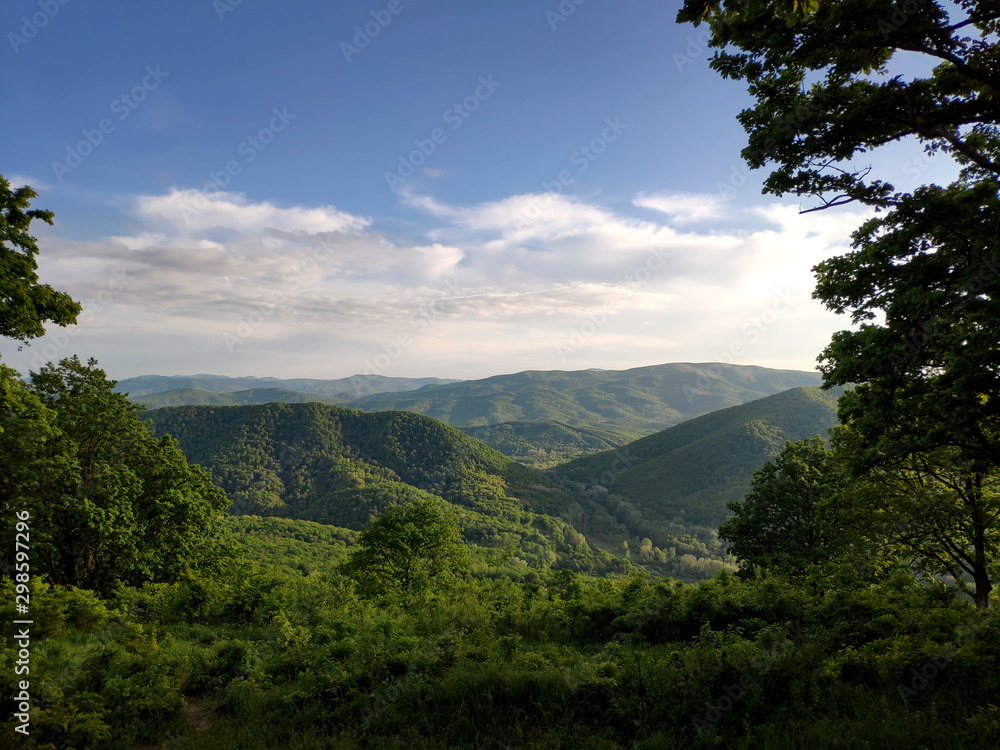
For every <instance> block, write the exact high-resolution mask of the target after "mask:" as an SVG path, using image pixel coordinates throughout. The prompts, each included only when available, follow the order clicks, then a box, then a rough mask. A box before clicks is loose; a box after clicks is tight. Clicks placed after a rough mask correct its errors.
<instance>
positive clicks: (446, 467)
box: [150, 403, 622, 570]
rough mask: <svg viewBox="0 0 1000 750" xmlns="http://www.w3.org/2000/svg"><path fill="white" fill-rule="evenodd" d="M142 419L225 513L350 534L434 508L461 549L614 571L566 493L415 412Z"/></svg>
mask: <svg viewBox="0 0 1000 750" xmlns="http://www.w3.org/2000/svg"><path fill="white" fill-rule="evenodd" d="M150 416H151V419H152V422H153V425H154V428H155V429H156V431H157V432H158V433H160V434H170V435H172V436H174V437H175V438H176V439H177V440H178V442H179V443H180V446H181V448H182V449H183V450H184V452H185V454H186V456H187V457H188V459H189V460H190V461H192V462H194V463H198V464H201V465H202V466H204V467H205V468H207V469H209V470H210V471H211V472H212V474H213V476H214V477H215V480H216V482H217V484H219V485H220V486H221V487H223V489H225V490H226V492H227V494H228V495H229V497H230V498H231V499H232V501H233V507H232V512H233V513H237V514H254V515H260V516H280V517H285V518H296V519H305V520H310V521H319V522H322V523H325V524H332V525H334V526H339V527H345V528H347V529H354V530H357V529H360V528H361V527H362V526H363V525H364V524H365V523H367V521H368V520H369V518H370V517H371V515H372V514H375V513H378V512H380V511H382V510H384V509H385V508H386V507H388V506H389V505H390V504H392V503H395V502H399V501H407V500H414V499H417V498H435V499H436V501H437V502H441V503H444V504H446V505H447V507H448V508H449V510H450V511H451V512H453V513H454V515H455V516H456V517H457V519H458V522H459V525H460V527H461V528H462V531H463V535H464V537H465V539H466V541H467V542H469V543H471V544H473V545H476V546H477V547H479V548H482V550H492V551H493V553H494V554H493V558H495V559H494V561H497V560H499V559H500V558H501V557H503V558H504V559H507V560H509V559H512V558H516V560H515V562H516V561H517V560H520V561H521V562H523V563H524V564H525V565H526V566H527V565H530V566H532V567H535V568H543V567H550V566H552V565H553V564H554V563H555V564H556V567H572V568H574V569H587V570H605V569H614V570H620V569H622V563H621V561H620V560H617V559H616V558H614V557H612V556H611V555H608V554H605V553H603V552H600V551H599V550H598V549H597V548H595V547H593V546H592V545H590V544H588V543H587V540H586V539H585V538H584V537H583V536H582V535H581V534H580V533H579V532H578V530H577V528H575V527H574V522H575V523H576V524H577V526H579V525H581V521H582V519H583V514H584V511H583V509H582V508H581V506H580V505H579V504H578V503H577V502H576V500H574V498H573V497H572V495H571V494H570V493H569V492H567V491H566V490H565V489H563V488H562V487H560V486H559V485H557V484H556V483H554V482H553V481H552V480H550V479H548V478H546V477H545V476H543V475H541V474H539V473H538V472H535V471H532V470H530V469H527V468H525V467H523V466H520V465H519V464H517V463H516V462H515V461H513V460H512V459H510V458H508V457H507V456H504V455H502V454H500V453H498V452H497V451H494V450H493V449H491V448H489V447H488V446H486V445H483V444H482V443H480V442H478V441H476V440H474V439H472V438H471V437H469V436H468V435H465V434H464V433H462V432H460V431H458V430H456V429H454V428H451V427H448V426H447V425H444V424H442V423H440V422H436V421H435V420H432V419H429V418H427V417H424V416H421V415H418V414H411V413H406V412H382V413H377V414H367V413H363V412H359V411H354V410H351V409H344V408H340V407H336V406H331V405H326V404H317V403H304V404H284V403H270V404H264V405H256V406H236V407H226V406H185V407H178V408H166V409H160V410H157V411H155V412H153V413H152V414H151V415H150ZM595 512H596V513H600V509H596V508H595V509H592V510H591V515H593V514H594V513H595ZM607 520H608V521H609V522H610V519H607ZM612 523H613V522H612ZM484 555H485V556H486V557H487V558H488V557H489V555H487V554H485V552H484ZM557 561H558V562H557Z"/></svg>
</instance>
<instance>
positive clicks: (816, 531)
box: [719, 438, 866, 578]
mask: <svg viewBox="0 0 1000 750" xmlns="http://www.w3.org/2000/svg"><path fill="white" fill-rule="evenodd" d="M848 485H849V475H848V472H847V470H846V468H845V467H844V466H843V465H842V464H841V463H839V462H838V460H837V457H836V456H835V455H833V454H832V451H830V450H828V449H827V447H826V444H825V443H824V441H823V440H822V439H821V438H813V439H812V440H801V441H799V442H797V443H792V442H788V443H786V444H785V449H784V450H783V451H781V453H779V454H778V455H777V456H776V457H775V459H774V461H773V462H772V461H768V462H767V463H765V464H764V466H763V468H761V469H758V470H757V471H755V472H754V475H753V481H752V486H751V490H750V492H749V493H747V495H746V498H745V499H744V501H743V502H742V503H730V504H729V508H730V510H732V511H733V516H732V517H731V518H730V519H729V520H728V521H726V522H725V523H724V524H723V525H722V526H721V527H720V528H719V536H720V537H722V538H723V539H725V540H727V541H728V542H730V545H731V546H730V548H729V551H730V552H731V553H732V554H733V555H734V556H735V557H736V558H737V559H738V560H739V561H740V563H741V565H743V566H744V569H745V570H746V571H750V570H752V569H753V566H760V567H762V568H765V569H767V570H772V571H774V572H775V573H777V574H779V575H781V576H787V577H789V578H800V577H802V576H804V575H805V574H807V573H808V572H809V571H816V570H824V569H825V570H827V571H829V570H830V568H831V566H832V565H835V564H836V562H837V561H843V560H844V559H845V558H847V557H848V556H849V555H850V553H851V552H852V547H853V546H854V545H856V544H860V543H863V541H864V537H863V536H862V535H861V533H860V529H859V526H860V524H858V523H857V520H856V519H855V518H852V517H851V512H850V510H849V504H848V502H847V501H846V498H845V493H846V490H847V489H848ZM861 551H866V550H861Z"/></svg>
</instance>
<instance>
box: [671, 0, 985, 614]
mask: <svg viewBox="0 0 1000 750" xmlns="http://www.w3.org/2000/svg"><path fill="white" fill-rule="evenodd" d="M679 20H682V21H684V20H686V21H693V22H695V23H701V22H703V21H706V22H708V23H709V24H710V28H711V30H712V41H711V44H712V45H713V46H715V47H717V48H719V52H717V53H716V55H715V56H714V58H713V61H712V65H713V67H714V68H715V69H716V70H718V71H720V72H721V73H722V74H723V75H725V76H727V77H732V78H738V79H743V80H746V81H747V82H748V86H749V89H750V92H751V94H753V95H754V96H755V97H756V100H757V103H756V106H754V107H753V108H750V109H747V110H745V111H744V112H742V113H741V114H740V120H741V122H742V123H743V125H744V127H745V128H746V130H747V132H748V133H749V141H750V142H749V145H748V146H747V148H746V149H744V151H743V156H744V158H745V159H746V160H747V162H748V163H749V164H750V166H752V167H761V166H764V165H765V164H768V163H771V164H773V167H772V171H771V174H770V175H769V177H768V178H767V180H766V181H765V188H764V189H765V192H770V193H774V194H776V195H783V194H786V193H792V194H796V195H805V196H811V197H813V198H814V199H816V200H818V202H819V203H818V205H817V206H815V207H814V208H830V207H833V206H836V205H842V204H844V203H849V202H852V201H859V202H861V203H863V204H866V205H869V206H874V207H875V208H876V209H877V210H880V211H883V213H884V215H883V216H879V217H877V218H875V219H872V220H871V221H869V222H867V223H866V224H865V225H864V226H862V227H861V228H860V229H859V230H858V231H857V232H855V234H854V251H853V252H851V253H848V254H847V255H844V256H841V257H838V258H833V259H831V260H829V261H826V262H825V263H821V264H820V265H819V266H817V267H816V269H815V270H816V272H817V276H818V285H817V288H816V292H815V294H814V296H815V297H817V298H818V299H820V300H822V301H823V302H824V303H825V304H826V306H827V307H828V308H829V309H831V310H833V311H834V312H837V313H839V314H844V313H849V314H850V315H851V317H852V320H853V322H854V323H855V324H856V326H857V329H856V330H850V331H841V332H840V333H837V334H835V336H834V337H833V341H832V342H831V344H830V345H829V346H828V347H827V349H826V350H825V351H824V352H823V353H822V355H821V356H820V363H821V365H820V369H821V370H822V372H823V376H824V385H825V386H826V387H830V386H833V385H847V384H856V386H857V387H856V388H855V390H854V391H853V392H850V393H848V394H847V395H846V396H845V397H843V398H842V399H841V402H840V405H839V409H838V416H839V418H840V420H841V422H843V423H844V424H845V425H849V426H850V428H851V430H852V433H853V434H856V435H858V436H859V439H860V442H859V445H861V446H863V447H862V448H860V449H859V450H860V451H861V453H862V454H863V456H862V459H863V460H859V461H857V462H855V464H854V465H855V468H856V469H857V470H858V471H861V472H865V471H872V472H891V471H895V470H897V469H898V467H899V466H901V465H907V466H911V467H913V466H917V465H923V466H929V465H940V460H939V459H940V457H941V456H945V455H946V456H947V458H948V460H947V464H948V467H949V468H948V470H947V472H946V474H947V476H948V477H949V479H948V482H946V483H944V484H955V485H957V486H961V488H962V489H961V490H960V491H956V492H958V495H957V497H960V498H961V501H960V502H958V503H957V504H956V503H950V502H949V503H934V504H931V505H930V506H926V507H932V508H934V512H935V513H937V514H938V516H939V518H938V522H937V523H936V527H937V528H938V529H946V528H947V529H950V530H951V531H950V533H951V535H952V536H951V537H950V539H949V540H948V541H949V543H950V544H951V545H952V546H953V547H954V548H955V549H956V550H962V553H961V554H962V555H965V556H966V557H968V558H969V560H971V565H970V563H969V560H967V561H966V563H965V564H966V565H970V567H969V569H968V570H966V572H967V573H969V574H970V575H971V576H972V577H973V578H974V580H975V586H976V591H975V598H976V602H977V604H979V605H980V606H983V607H985V606H987V605H988V602H989V594H990V591H991V590H992V584H991V582H990V575H989V571H990V570H992V569H994V564H993V562H992V561H991V559H990V557H991V555H994V554H995V552H994V551H991V546H990V544H989V542H988V537H989V534H988V529H989V528H990V527H991V524H992V520H991V518H990V512H991V511H990V508H991V507H992V506H991V504H990V501H989V497H988V493H987V494H984V492H986V489H985V488H987V487H988V486H989V485H990V481H989V478H990V477H991V476H993V475H994V474H995V473H996V471H997V470H998V469H1000V342H998V337H997V332H996V321H997V320H1000V302H998V294H1000V279H998V274H997V271H998V270H1000V130H998V127H997V123H998V120H1000V48H998V44H997V36H998V33H1000V5H998V4H997V3H996V2H992V1H990V0H959V1H958V2H956V3H945V2H939V1H936V0H922V1H921V0H912V1H911V2H909V3H892V2H889V1H888V0H840V1H838V2H833V1H832V0H810V1H808V2H799V1H798V0H722V1H719V0H686V2H685V6H684V9H683V10H682V11H681V13H680V16H679ZM903 52H908V53H916V54H917V55H918V56H922V58H923V59H924V60H925V61H927V62H928V63H930V64H931V65H928V66H927V68H928V69H929V70H928V72H926V73H918V74H915V75H909V76H907V75H896V74H894V73H895V72H896V71H895V70H894V69H893V58H894V57H895V56H897V55H898V54H900V53H903ZM932 66H933V67H932ZM907 69H908V70H920V66H918V65H908V66H907ZM907 139H909V140H911V141H916V142H917V143H920V144H922V145H923V146H924V149H925V150H926V151H927V152H929V153H935V152H941V153H944V154H947V155H949V156H950V157H952V158H953V159H954V160H955V162H956V166H958V167H960V168H961V172H960V177H959V179H958V180H957V181H956V182H954V183H953V184H951V185H949V186H947V187H944V188H942V187H939V186H936V185H932V186H925V187H922V188H918V189H916V190H914V191H913V192H912V193H904V192H901V191H899V190H897V189H896V188H895V187H894V186H893V185H892V184H890V183H889V182H887V181H885V180H881V179H877V176H873V175H871V171H872V170H871V168H870V167H869V166H866V165H865V164H864V163H863V162H862V161H861V157H862V156H863V155H864V154H865V153H867V152H869V151H871V150H873V149H877V148H879V147H881V146H884V145H887V144H890V143H894V142H896V141H901V140H907ZM809 210H813V209H809ZM956 472H958V475H956ZM912 475H913V474H912V471H911V472H910V474H909V476H912ZM922 476H924V477H925V478H927V477H931V478H932V480H933V482H935V483H936V485H935V486H938V487H939V489H940V487H941V486H944V484H942V482H941V481H940V477H941V476H944V474H941V475H939V477H938V478H933V477H932V476H931V475H929V474H927V473H926V472H924V474H922ZM960 509H961V510H960ZM966 512H968V513H971V516H969V518H970V519H975V521H974V522H973V523H969V524H966V523H962V522H961V517H962V515H963V514H965V513H966ZM949 513H950V514H951V515H950V516H949V515H948V514H949ZM956 514H957V515H956ZM917 537H920V533H918V532H915V536H914V538H917ZM967 553H969V554H967ZM921 558H922V559H924V560H930V559H931V557H929V556H927V555H921Z"/></svg>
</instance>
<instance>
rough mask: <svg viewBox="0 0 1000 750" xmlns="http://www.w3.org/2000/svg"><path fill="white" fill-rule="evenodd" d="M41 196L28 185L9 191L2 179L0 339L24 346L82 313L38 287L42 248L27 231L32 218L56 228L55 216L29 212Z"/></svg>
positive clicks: (76, 305)
mask: <svg viewBox="0 0 1000 750" xmlns="http://www.w3.org/2000/svg"><path fill="white" fill-rule="evenodd" d="M37 197H38V193H36V192H35V191H34V190H32V189H31V188H30V187H27V186H24V187H20V188H17V189H16V190H11V189H10V183H9V182H8V181H7V180H6V179H4V177H3V175H0V336H6V337H8V338H13V339H16V340H18V341H21V342H26V341H28V339H33V338H38V337H39V336H43V335H44V334H45V328H44V324H45V323H47V322H52V323H55V324H56V325H60V326H67V325H69V324H70V323H75V322H76V316H77V315H79V314H80V310H81V307H80V305H79V303H77V302H75V301H73V299H72V298H70V296H69V295H68V294H65V293H64V292H57V291H56V290H55V289H53V288H52V287H50V286H49V285H48V284H39V283H38V274H37V273H36V271H37V269H38V263H37V261H36V260H35V256H36V255H38V245H37V244H36V240H35V238H34V237H32V236H31V235H30V234H28V232H29V231H30V226H31V222H32V220H34V219H38V220H40V221H44V222H45V223H46V224H52V218H53V214H52V212H51V211H42V210H39V209H29V208H28V206H29V205H30V202H31V199H32V198H37Z"/></svg>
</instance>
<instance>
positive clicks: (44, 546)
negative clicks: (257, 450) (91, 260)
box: [0, 357, 228, 594]
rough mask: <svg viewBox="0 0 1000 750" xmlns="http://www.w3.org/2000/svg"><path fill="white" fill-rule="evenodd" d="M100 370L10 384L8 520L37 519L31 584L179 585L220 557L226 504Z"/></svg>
mask: <svg viewBox="0 0 1000 750" xmlns="http://www.w3.org/2000/svg"><path fill="white" fill-rule="evenodd" d="M96 364H97V363H96V362H95V361H94V360H90V362H88V363H87V364H86V365H84V364H83V363H81V362H80V360H79V359H77V358H76V357H73V358H72V359H64V360H63V361H62V362H60V363H59V364H58V365H55V364H49V365H46V366H45V367H43V368H42V369H41V371H40V372H37V373H34V374H33V377H32V380H31V383H30V384H25V383H22V382H20V381H16V380H14V379H13V378H6V379H5V380H4V382H3V388H2V389H0V399H2V400H0V417H2V418H3V425H4V431H3V432H2V433H0V458H2V459H3V464H4V469H5V471H4V473H3V477H2V478H0V490H2V492H0V514H2V518H0V520H2V522H4V523H6V522H7V521H8V520H9V518H13V517H14V511H21V510H27V511H28V512H29V513H30V518H31V537H32V539H31V541H32V571H33V572H34V573H36V574H38V575H41V576H44V577H47V578H48V579H49V580H50V581H52V582H54V583H62V584H69V585H74V586H80V587H83V588H89V589H93V590H96V591H98V592H100V593H102V594H108V593H110V592H111V591H112V590H113V589H114V587H115V586H116V585H118V584H126V585H140V584H142V583H144V582H146V581H171V580H175V579H176V578H177V576H178V575H180V573H181V572H182V571H184V570H186V569H188V568H190V567H192V566H194V565H196V564H197V563H198V562H199V561H200V560H202V559H204V558H205V556H206V555H210V554H213V551H212V547H213V545H214V543H215V541H216V534H217V532H218V531H219V524H218V521H219V519H220V518H221V514H222V511H223V510H224V509H225V507H226V506H227V505H228V500H227V498H226V496H225V494H224V493H223V492H222V490H220V489H218V488H217V487H215V486H214V485H213V484H212V481H211V477H210V476H209V475H208V474H207V473H206V472H204V471H202V470H201V469H200V468H199V467H197V466H189V465H188V463H187V461H186V460H185V458H184V456H183V454H182V453H181V452H180V450H179V449H178V447H177V444H176V442H175V441H174V440H173V439H172V438H170V437H164V438H161V439H157V438H156V437H155V435H153V433H152V431H151V429H150V428H149V426H148V425H146V424H144V423H143V422H142V421H141V420H140V418H139V413H140V411H141V408H140V407H136V406H134V405H133V404H131V403H130V402H129V401H128V399H127V398H126V396H125V395H124V394H121V393H116V392H115V391H114V386H115V382H114V381H112V380H108V379H107V376H106V375H105V373H104V372H103V371H102V370H100V369H98V368H97V366H96ZM10 373H13V371H8V372H7V374H10Z"/></svg>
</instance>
